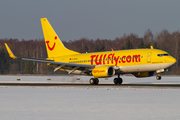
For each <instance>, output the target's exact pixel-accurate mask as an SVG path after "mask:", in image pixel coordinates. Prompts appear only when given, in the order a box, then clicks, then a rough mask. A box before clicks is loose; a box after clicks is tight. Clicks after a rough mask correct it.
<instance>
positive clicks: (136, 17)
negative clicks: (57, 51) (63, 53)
mask: <svg viewBox="0 0 180 120" xmlns="http://www.w3.org/2000/svg"><path fill="white" fill-rule="evenodd" d="M42 17H46V18H47V19H48V20H49V22H50V23H51V25H52V26H53V28H54V30H55V31H56V33H57V34H58V36H59V37H60V38H61V40H66V41H68V40H74V39H80V38H82V37H86V38H89V39H97V38H100V39H112V40H113V39H115V38H116V37H121V36H123V34H130V33H134V34H137V35H138V36H139V37H142V36H143V35H144V32H145V30H147V29H150V30H151V31H152V32H153V33H154V34H156V33H159V32H161V31H162V30H163V29H167V30H168V31H169V32H174V31H177V30H180V0H1V1H0V38H17V39H19V40H21V39H25V40H29V39H39V38H43V34H42V29H41V23H40V18H42Z"/></svg>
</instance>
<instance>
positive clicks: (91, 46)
mask: <svg viewBox="0 0 180 120" xmlns="http://www.w3.org/2000/svg"><path fill="white" fill-rule="evenodd" d="M4 43H7V44H8V45H9V47H10V48H11V50H12V51H13V53H14V54H15V55H16V56H21V57H30V58H40V59H44V58H47V52H46V48H45V42H44V40H43V39H35V40H24V39H22V40H18V39H7V38H6V39H0V74H66V73H65V72H61V71H58V72H55V73H54V72H53V68H52V67H51V66H47V65H46V64H45V63H38V62H30V61H21V60H14V59H11V58H10V57H9V55H8V53H7V50H6V48H5V46H4ZM63 44H64V45H65V46H66V47H67V48H69V49H71V50H74V51H77V52H80V53H86V52H99V51H111V50H123V49H136V48H150V46H151V45H152V46H153V47H154V48H156V49H161V50H164V51H167V52H168V53H169V54H170V55H172V56H173V57H175V58H176V60H177V62H176V64H174V65H173V66H171V67H170V68H169V72H167V73H165V74H176V75H179V74H180V63H179V62H180V60H179V57H180V32H179V31H175V32H172V33H170V32H168V31H167V30H162V31H161V32H160V33H157V34H156V35H154V34H153V33H152V31H151V30H150V29H148V30H146V31H145V33H144V36H143V37H138V35H136V34H133V33H131V34H128V35H127V34H124V35H123V36H121V37H117V38H115V39H114V40H110V39H99V38H98V39H96V40H93V39H88V38H81V39H79V40H73V41H72V40H69V41H68V42H67V41H63Z"/></svg>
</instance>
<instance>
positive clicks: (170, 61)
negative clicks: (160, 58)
mask: <svg viewBox="0 0 180 120" xmlns="http://www.w3.org/2000/svg"><path fill="white" fill-rule="evenodd" d="M166 62H167V63H176V59H175V58H174V57H172V56H171V57H169V58H167V59H166Z"/></svg>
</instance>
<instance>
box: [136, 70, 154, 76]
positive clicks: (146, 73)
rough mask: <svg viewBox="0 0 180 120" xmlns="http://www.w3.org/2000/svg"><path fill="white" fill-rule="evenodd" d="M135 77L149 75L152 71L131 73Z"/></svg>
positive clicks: (152, 73)
mask: <svg viewBox="0 0 180 120" xmlns="http://www.w3.org/2000/svg"><path fill="white" fill-rule="evenodd" d="M133 75H134V76H135V77H151V76H153V75H154V71H152V72H140V73H133Z"/></svg>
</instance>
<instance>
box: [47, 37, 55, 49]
mask: <svg viewBox="0 0 180 120" xmlns="http://www.w3.org/2000/svg"><path fill="white" fill-rule="evenodd" d="M54 39H55V40H56V39H57V36H55V37H54ZM46 44H47V46H48V49H49V50H50V51H52V50H53V49H54V47H55V45H56V43H55V42H54V44H53V46H52V47H50V46H49V41H46Z"/></svg>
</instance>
